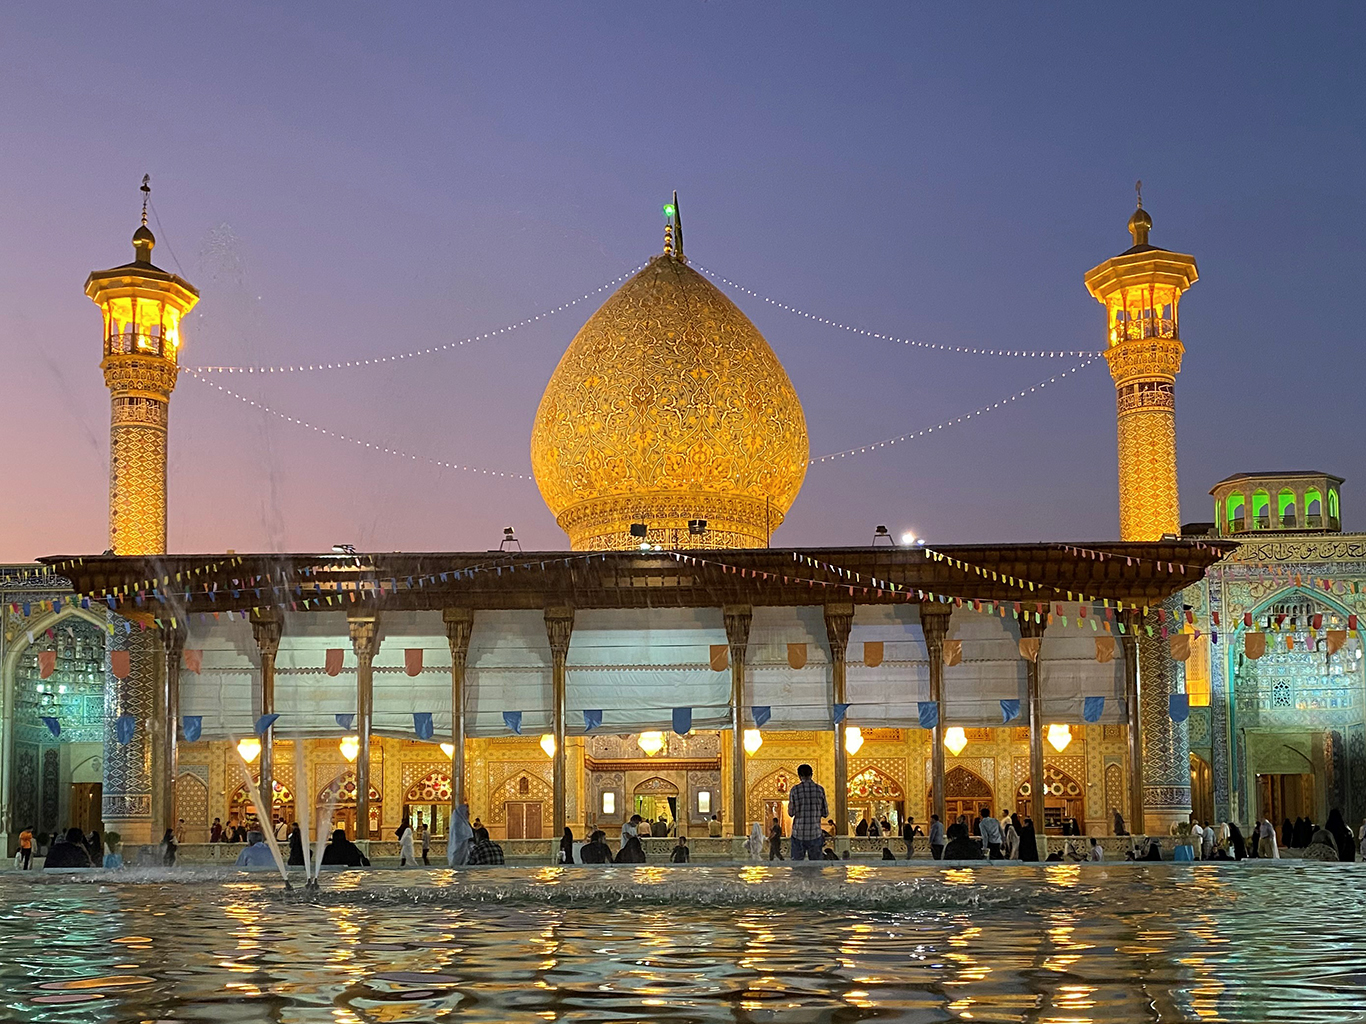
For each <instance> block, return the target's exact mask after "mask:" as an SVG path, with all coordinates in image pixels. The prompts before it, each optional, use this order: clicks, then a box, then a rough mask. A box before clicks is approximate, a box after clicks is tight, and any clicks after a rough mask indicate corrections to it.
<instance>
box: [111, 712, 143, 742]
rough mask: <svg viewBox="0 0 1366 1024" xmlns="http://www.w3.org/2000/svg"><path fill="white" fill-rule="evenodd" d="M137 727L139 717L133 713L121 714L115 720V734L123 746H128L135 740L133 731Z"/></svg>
mask: <svg viewBox="0 0 1366 1024" xmlns="http://www.w3.org/2000/svg"><path fill="white" fill-rule="evenodd" d="M136 727H137V719H136V718H134V717H133V716H132V715H119V717H118V718H116V719H115V720H114V736H115V738H117V739H118V741H119V743H121V744H122V745H123V746H125V747H126V746H128V744H129V743H131V742H133V731H134V729H136Z"/></svg>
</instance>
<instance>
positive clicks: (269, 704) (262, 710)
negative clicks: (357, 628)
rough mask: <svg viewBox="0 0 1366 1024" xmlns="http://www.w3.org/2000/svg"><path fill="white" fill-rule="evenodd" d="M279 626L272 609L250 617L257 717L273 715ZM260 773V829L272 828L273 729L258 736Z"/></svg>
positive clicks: (255, 613) (273, 799)
mask: <svg viewBox="0 0 1366 1024" xmlns="http://www.w3.org/2000/svg"><path fill="white" fill-rule="evenodd" d="M282 629H283V623H282V622H281V621H280V613H279V612H278V611H276V610H275V609H274V608H262V609H260V610H259V611H254V612H252V613H251V632H252V636H254V637H255V638H256V648H257V650H258V651H260V653H261V702H260V707H259V708H258V709H257V714H258V715H273V714H274V713H275V656H276V655H277V654H279V652H280V634H281V631H282ZM257 764H258V765H260V769H261V772H260V774H259V775H258V776H257V780H258V785H259V786H260V789H261V803H262V804H263V805H264V808H265V812H266V820H265V821H263V822H261V827H262V828H270V829H273V828H274V827H275V825H274V821H275V726H273V725H272V726H271V727H270V728H269V729H267V730H266V731H265V732H264V733H262V735H261V760H260V761H258V762H257Z"/></svg>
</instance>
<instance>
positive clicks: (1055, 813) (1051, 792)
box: [1015, 764, 1086, 835]
mask: <svg viewBox="0 0 1366 1024" xmlns="http://www.w3.org/2000/svg"><path fill="white" fill-rule="evenodd" d="M1043 789H1044V795H1043V824H1044V829H1043V830H1044V831H1045V832H1049V833H1052V834H1054V835H1060V834H1061V833H1062V823H1063V822H1064V821H1065V820H1067V819H1068V818H1072V819H1074V820H1076V821H1077V822H1078V823H1080V822H1081V821H1082V820H1083V819H1084V818H1085V817H1086V790H1085V789H1084V788H1083V787H1082V786H1081V785H1080V784H1079V783H1078V782H1077V780H1076V779H1074V778H1072V776H1070V775H1068V774H1067V773H1066V772H1064V771H1063V770H1062V769H1061V768H1058V767H1056V766H1054V765H1051V764H1045V765H1044V766H1043ZM1032 795H1033V788H1032V787H1031V786H1030V784H1029V780H1028V779H1025V781H1024V782H1022V783H1020V788H1019V790H1018V791H1017V792H1016V794H1015V810H1016V811H1017V812H1018V813H1019V815H1020V817H1021V818H1023V817H1025V816H1026V815H1030V814H1033V810H1032V809H1031V799H1030V798H1031V796H1032ZM1034 827H1035V829H1036V830H1037V828H1038V822H1035V823H1034Z"/></svg>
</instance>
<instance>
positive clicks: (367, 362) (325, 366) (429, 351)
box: [181, 263, 645, 373]
mask: <svg viewBox="0 0 1366 1024" xmlns="http://www.w3.org/2000/svg"><path fill="white" fill-rule="evenodd" d="M644 266H645V264H644V263H641V264H638V265H637V266H635V267H632V268H631V269H630V270H628V271H626V273H624V274H621V275H619V276H617V277H614V278H612V280H610V281H608V282H607V283H606V284H603V285H599V286H598V287H597V288H594V289H593V290H592V291H589V292H584V293H583V294H582V295H580V296H579V297H578V298H577V299H570V300H569V301H568V302H562V303H560V304H559V305H558V306H554V307H552V308H550V309H547V310H545V311H544V312H541V313H537V314H535V315H534V316H529V317H527V318H526V319H524V320H518V321H516V322H515V323H511V324H508V325H506V326H504V327H499V328H497V329H496V330H492V331H486V332H485V333H483V334H474V335H471V336H470V337H468V338H463V339H461V340H460V341H448V342H446V343H445V344H444V345H433V346H431V347H430V348H420V349H414V350H413V351H411V352H395V353H392V354H390V355H387V356H373V357H371V358H370V359H351V360H347V361H346V362H337V363H309V364H307V365H304V364H302V363H301V364H299V365H298V366H183V367H181V369H183V370H189V371H191V372H194V371H198V372H199V373H309V372H313V371H317V370H348V369H354V368H356V367H360V366H380V365H382V364H384V363H397V362H401V361H402V360H405V359H417V358H420V357H421V356H432V355H437V354H438V353H441V352H450V351H452V350H454V349H458V348H461V347H463V346H465V345H471V344H473V343H474V342H476V341H484V340H485V339H487V338H496V337H498V336H499V335H502V334H511V333H512V332H513V331H515V330H518V329H519V328H522V327H526V326H528V325H530V324H534V323H535V322H536V321H537V320H544V319H546V318H547V317H551V316H554V315H555V314H556V313H562V312H564V311H565V310H566V309H570V308H572V307H574V306H577V305H578V304H579V303H581V302H586V301H587V300H588V299H591V298H593V296H595V295H601V294H602V293H603V292H605V291H607V290H608V289H609V288H616V287H617V286H618V285H619V284H621V283H622V282H623V281H625V280H626V279H627V278H629V277H630V276H631V275H633V274H635V273H636V272H637V271H639V270H640V269H641V267H644Z"/></svg>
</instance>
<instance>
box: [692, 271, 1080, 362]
mask: <svg viewBox="0 0 1366 1024" xmlns="http://www.w3.org/2000/svg"><path fill="white" fill-rule="evenodd" d="M693 266H695V267H696V268H697V269H698V270H700V271H701V272H702V273H704V274H706V275H707V276H708V277H710V278H711V279H712V280H713V281H720V282H721V283H722V284H724V285H725V286H726V287H728V288H734V289H735V290H736V291H739V292H744V293H745V294H746V295H748V296H750V297H751V298H755V299H758V300H759V301H760V302H767V303H768V304H769V305H770V306H777V307H778V308H779V309H783V310H786V311H787V312H789V313H791V314H792V315H793V316H798V317H802V318H803V319H806V320H810V321H812V322H813V323H818V324H824V325H825V326H826V327H836V328H838V329H839V330H841V331H848V332H849V333H850V334H861V335H863V336H864V337H866V338H877V339H879V340H880V341H891V342H896V343H899V344H902V345H909V346H910V347H912V348H924V349H932V350H934V351H936V352H957V353H960V354H962V355H971V356H1007V357H1014V358H1019V359H1064V358H1067V357H1069V356H1074V357H1075V356H1098V355H1100V353H1099V352H1094V351H1091V352H1083V351H1080V350H1063V349H1059V350H1052V349H1050V350H1048V351H1044V350H1043V349H1039V350H1037V351H1033V350H1028V349H997V348H981V347H976V348H972V347H969V346H967V345H937V344H935V343H934V342H930V341H915V340H914V339H912V338H901V337H898V336H897V335H895V334H886V333H883V332H881V331H868V330H864V329H863V328H862V327H856V326H855V325H853V324H842V323H840V322H839V321H838V320H831V319H828V318H827V317H823V316H817V315H816V314H815V313H808V312H807V311H806V310H804V309H800V308H798V307H797V306H792V305H789V304H788V303H786V302H781V301H779V300H778V299H771V298H769V297H768V296H767V295H761V294H760V293H759V292H756V291H754V290H753V289H752V288H746V287H745V286H744V285H742V284H737V283H736V282H735V281H732V280H731V279H730V278H728V277H726V276H724V275H722V274H718V273H716V272H715V271H714V270H708V269H707V268H706V267H704V266H702V265H701V264H700V263H694V264H693Z"/></svg>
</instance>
